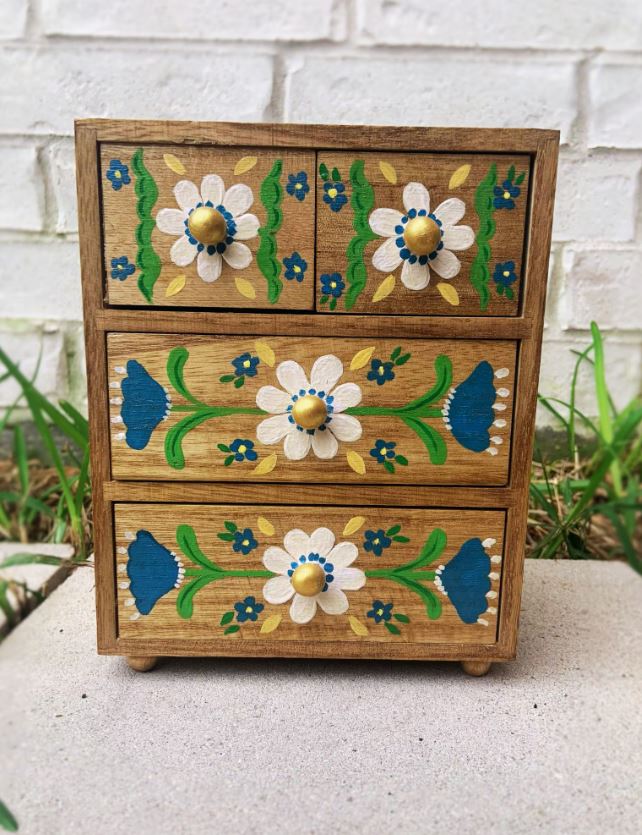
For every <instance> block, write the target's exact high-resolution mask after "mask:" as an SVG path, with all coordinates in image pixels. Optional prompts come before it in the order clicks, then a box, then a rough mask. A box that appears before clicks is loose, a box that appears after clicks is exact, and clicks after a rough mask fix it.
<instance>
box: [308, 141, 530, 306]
mask: <svg viewBox="0 0 642 835" xmlns="http://www.w3.org/2000/svg"><path fill="white" fill-rule="evenodd" d="M317 163H318V165H317V308H318V309H319V310H320V311H331V312H336V313H388V314H391V313H401V314H415V315H420V316H447V315H453V316H455V315H457V316H459V315H465V316H515V315H517V313H518V309H519V297H520V292H521V285H522V268H523V251H524V230H525V226H526V217H527V205H528V191H529V179H530V157H528V156H526V155H521V156H517V155H510V154H508V155H487V154H456V155H454V154H438V153H435V154H423V153H377V154H374V153H361V154H359V153H357V154H355V153H347V152H343V151H320V152H319V153H318V154H317Z"/></svg>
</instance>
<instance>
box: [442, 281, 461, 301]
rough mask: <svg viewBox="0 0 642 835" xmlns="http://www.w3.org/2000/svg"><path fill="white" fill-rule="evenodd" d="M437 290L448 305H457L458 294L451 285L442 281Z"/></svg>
mask: <svg viewBox="0 0 642 835" xmlns="http://www.w3.org/2000/svg"><path fill="white" fill-rule="evenodd" d="M437 289H438V290H439V292H440V293H441V295H442V296H443V297H444V298H445V299H446V301H447V302H448V304H452V305H454V306H455V307H456V306H457V305H458V304H459V293H458V292H457V290H456V289H455V288H454V287H453V286H452V284H446V282H445V281H442V282H440V283H439V284H438V285H437Z"/></svg>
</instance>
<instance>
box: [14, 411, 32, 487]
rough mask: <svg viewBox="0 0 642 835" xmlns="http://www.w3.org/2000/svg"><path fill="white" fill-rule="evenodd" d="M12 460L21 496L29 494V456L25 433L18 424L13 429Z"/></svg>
mask: <svg viewBox="0 0 642 835" xmlns="http://www.w3.org/2000/svg"><path fill="white" fill-rule="evenodd" d="M13 460H14V463H15V465H16V467H17V469H18V478H19V481H20V489H21V490H22V495H23V496H26V495H27V493H28V492H29V456H28V454H27V443H26V441H25V433H24V432H23V429H22V426H20V425H19V424H18V425H17V426H14V427H13Z"/></svg>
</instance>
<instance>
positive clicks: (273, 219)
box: [256, 159, 283, 304]
mask: <svg viewBox="0 0 642 835" xmlns="http://www.w3.org/2000/svg"><path fill="white" fill-rule="evenodd" d="M282 167H283V160H280V159H277V160H275V162H274V165H273V166H272V169H271V170H270V173H269V174H268V175H267V177H266V178H265V179H264V180H263V182H262V183H261V189H260V192H259V193H260V196H261V202H262V203H263V207H264V208H265V212H266V215H267V218H266V222H265V226H261V228H260V229H259V238H260V239H261V243H260V245H259V248H258V251H257V253H256V263H257V264H258V266H259V269H260V270H261V272H262V273H263V275H264V277H265V280H266V281H267V285H268V301H269V302H270V304H275V303H276V302H277V301H278V300H279V296H280V295H281V290H283V281H282V280H281V278H280V275H281V262H280V261H279V260H278V259H277V257H276V253H277V243H276V233H277V232H278V231H279V229H280V228H281V223H282V222H283V212H282V211H281V200H282V199H283V189H282V188H281V183H280V177H281V169H282Z"/></svg>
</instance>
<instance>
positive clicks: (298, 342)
mask: <svg viewBox="0 0 642 835" xmlns="http://www.w3.org/2000/svg"><path fill="white" fill-rule="evenodd" d="M107 347H108V362H109V372H110V384H109V385H110V403H111V406H110V409H111V422H112V429H113V431H112V442H111V461H112V475H113V476H114V477H115V478H117V479H156V480H177V479H184V480H192V481H238V482H241V481H256V480H266V481H281V482H297V481H305V482H309V483H321V482H335V483H337V482H352V483H358V484H368V483H389V484H453V485H503V484H506V482H507V479H508V473H509V458H510V436H511V422H512V414H513V393H514V385H515V370H516V355H517V346H516V343H514V342H510V341H489V340H486V341H475V340H458V341H448V340H437V339H404V340H397V339H394V340H392V339H373V340H364V339H358V338H322V337H269V338H265V337H260V338H255V337H251V336H247V337H215V336H180V335H179V336H177V335H172V336H169V335H150V334H109V335H108V339H107Z"/></svg>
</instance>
